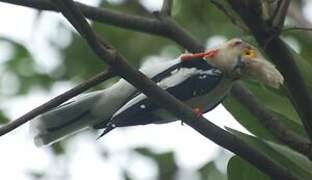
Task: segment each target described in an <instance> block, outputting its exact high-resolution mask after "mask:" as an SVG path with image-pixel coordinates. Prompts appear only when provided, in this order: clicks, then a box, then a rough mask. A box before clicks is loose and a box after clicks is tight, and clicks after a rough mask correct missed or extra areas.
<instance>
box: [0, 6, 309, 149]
mask: <svg viewBox="0 0 312 180" xmlns="http://www.w3.org/2000/svg"><path fill="white" fill-rule="evenodd" d="M0 1H3V2H8V3H12V4H17V5H22V6H27V7H33V8H37V9H40V10H53V11H58V9H56V7H55V5H54V4H53V3H51V2H49V1H42V0H28V1H23V0H0ZM76 5H77V6H78V7H79V9H80V10H81V12H82V13H83V14H84V15H85V16H87V17H88V18H89V19H92V20H95V21H98V22H102V23H107V24H111V25H115V26H118V27H123V28H127V29H132V30H137V31H140V32H145V33H150V34H156V35H160V36H163V37H166V38H169V39H172V40H173V41H175V42H176V43H178V44H179V45H181V46H182V47H184V48H185V49H187V50H189V51H190V52H201V51H204V47H203V46H202V45H201V44H200V43H199V42H198V41H197V40H196V39H194V38H193V37H192V36H191V35H190V34H189V33H188V32H186V31H185V30H184V29H183V28H182V27H180V26H179V24H177V23H176V22H175V21H174V20H173V19H172V18H170V17H165V18H164V17H162V16H159V18H158V19H150V18H142V17H139V16H133V15H128V14H124V13H119V12H116V11H110V10H105V9H100V8H95V7H90V6H87V5H84V4H81V3H76ZM234 89H235V87H234ZM237 92H238V94H246V93H247V94H248V93H250V92H249V91H248V89H247V88H244V87H241V88H240V90H239V91H237ZM252 97H255V96H254V95H252ZM247 102H248V99H247V100H246V102H245V101H243V103H242V105H244V106H246V107H247V106H248V103H247ZM259 106H261V105H258V106H256V107H259ZM268 111H269V110H268ZM268 113H270V112H268ZM261 118H266V117H264V116H262V114H260V115H259V119H261ZM271 120H272V119H268V121H271ZM277 121H280V120H279V119H277ZM260 122H262V121H260ZM285 128H286V127H285ZM272 131H273V130H272ZM272 131H271V132H272ZM283 131H285V129H282V130H280V131H275V130H274V132H272V133H273V134H274V135H275V134H276V133H277V132H283ZM287 131H291V130H290V129H288V130H287ZM291 134H292V133H290V134H289V136H291ZM294 134H295V133H294ZM279 137H283V134H280V135H279ZM297 137H298V136H297ZM285 138H286V137H285ZM289 138H291V139H296V138H295V137H294V138H292V137H289ZM282 142H287V140H283V141H282ZM299 142H304V140H300V141H298V142H297V143H298V146H300V147H306V144H305V143H303V144H300V143H299ZM286 145H288V146H290V147H292V145H290V144H286ZM295 150H296V149H295Z"/></svg>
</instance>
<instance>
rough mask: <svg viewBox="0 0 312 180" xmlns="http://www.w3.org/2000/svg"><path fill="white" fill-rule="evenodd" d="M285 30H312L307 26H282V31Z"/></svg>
mask: <svg viewBox="0 0 312 180" xmlns="http://www.w3.org/2000/svg"><path fill="white" fill-rule="evenodd" d="M287 31H312V28H308V27H288V28H284V29H283V32H287Z"/></svg>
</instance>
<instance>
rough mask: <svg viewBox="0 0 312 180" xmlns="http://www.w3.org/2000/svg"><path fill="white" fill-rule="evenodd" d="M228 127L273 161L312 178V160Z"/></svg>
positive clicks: (307, 177) (286, 148)
mask: <svg viewBox="0 0 312 180" xmlns="http://www.w3.org/2000/svg"><path fill="white" fill-rule="evenodd" d="M227 129H228V130H229V131H230V132H231V133H233V134H234V135H235V136H237V137H238V138H240V139H242V140H243V141H244V142H246V143H247V144H248V145H250V146H251V147H253V148H255V149H257V150H258V151H259V152H261V153H263V154H264V155H266V156H267V157H269V158H270V159H271V160H272V161H274V162H276V163H278V164H280V165H281V166H283V167H284V168H287V169H288V171H289V172H291V173H294V174H296V175H298V176H300V177H301V178H302V180H310V179H312V172H311V168H312V162H311V161H309V160H308V159H307V158H306V157H305V156H303V155H302V154H300V153H298V152H295V151H293V150H291V149H289V148H288V147H286V146H283V145H279V144H276V143H273V142H270V141H265V140H262V139H260V138H257V137H254V136H250V135H247V134H244V133H241V132H239V131H236V130H234V129H230V128H227Z"/></svg>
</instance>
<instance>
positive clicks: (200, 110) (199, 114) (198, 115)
mask: <svg viewBox="0 0 312 180" xmlns="http://www.w3.org/2000/svg"><path fill="white" fill-rule="evenodd" d="M193 111H194V113H195V114H196V117H198V118H199V117H202V116H203V110H202V109H201V108H194V109H193Z"/></svg>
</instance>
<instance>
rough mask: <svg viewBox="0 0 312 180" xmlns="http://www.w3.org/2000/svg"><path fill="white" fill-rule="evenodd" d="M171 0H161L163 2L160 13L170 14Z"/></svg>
mask: <svg viewBox="0 0 312 180" xmlns="http://www.w3.org/2000/svg"><path fill="white" fill-rule="evenodd" d="M172 5H173V0H163V4H162V7H161V10H160V13H161V14H162V15H163V16H171V11H172Z"/></svg>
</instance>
